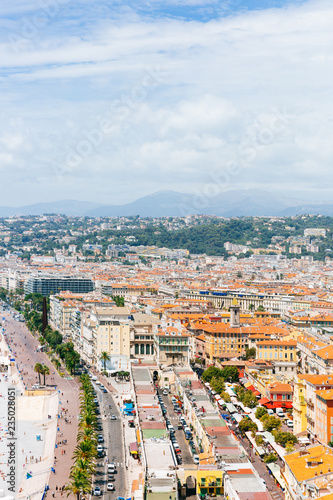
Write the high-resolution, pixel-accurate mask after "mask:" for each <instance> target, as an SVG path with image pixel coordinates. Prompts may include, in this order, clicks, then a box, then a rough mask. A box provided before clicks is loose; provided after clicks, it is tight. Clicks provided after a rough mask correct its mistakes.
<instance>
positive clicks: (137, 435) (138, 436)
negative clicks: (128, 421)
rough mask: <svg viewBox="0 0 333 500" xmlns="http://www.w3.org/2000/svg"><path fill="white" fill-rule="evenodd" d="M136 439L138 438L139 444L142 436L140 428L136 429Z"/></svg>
mask: <svg viewBox="0 0 333 500" xmlns="http://www.w3.org/2000/svg"><path fill="white" fill-rule="evenodd" d="M136 440H137V443H138V444H140V443H141V437H140V431H139V429H137V430H136Z"/></svg>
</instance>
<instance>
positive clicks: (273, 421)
mask: <svg viewBox="0 0 333 500" xmlns="http://www.w3.org/2000/svg"><path fill="white" fill-rule="evenodd" d="M262 422H263V424H264V429H265V431H268V432H272V431H273V430H275V429H276V430H278V429H280V427H281V420H280V419H279V418H277V417H273V415H267V416H266V417H265V416H264V417H262Z"/></svg>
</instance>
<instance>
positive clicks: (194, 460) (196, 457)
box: [193, 455, 200, 465]
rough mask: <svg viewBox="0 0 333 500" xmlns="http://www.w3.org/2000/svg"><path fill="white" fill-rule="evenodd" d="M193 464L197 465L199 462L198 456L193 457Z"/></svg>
mask: <svg viewBox="0 0 333 500" xmlns="http://www.w3.org/2000/svg"><path fill="white" fill-rule="evenodd" d="M193 462H194V463H195V465H199V463H200V460H199V456H198V455H193Z"/></svg>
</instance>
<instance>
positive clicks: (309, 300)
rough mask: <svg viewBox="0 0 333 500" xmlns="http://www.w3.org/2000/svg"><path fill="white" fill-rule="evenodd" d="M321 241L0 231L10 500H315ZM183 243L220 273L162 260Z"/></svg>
mask: <svg viewBox="0 0 333 500" xmlns="http://www.w3.org/2000/svg"><path fill="white" fill-rule="evenodd" d="M332 224H333V220H331V219H330V218H329V217H320V216H317V217H313V216H311V217H310V216H299V217H292V218H285V219H283V218H273V217H272V218H245V219H244V218H238V219H237V218H231V219H226V218H223V220H222V219H219V218H214V217H212V218H209V219H208V220H207V218H206V217H201V216H193V217H186V218H162V219H149V218H140V217H133V218H115V219H107V220H106V219H86V218H80V217H65V216H61V215H56V214H51V215H47V214H46V215H44V216H34V217H27V216H25V217H10V218H7V219H3V220H2V221H1V238H2V252H3V255H2V257H1V260H0V285H1V289H0V298H1V301H2V306H1V307H2V344H1V371H2V373H1V375H2V381H3V382H4V384H7V385H8V384H9V386H14V387H15V388H16V394H17V396H16V398H17V400H16V408H17V426H16V430H15V432H16V434H15V436H17V437H19V440H20V446H19V449H17V450H16V453H17V472H16V473H17V476H16V479H15V481H16V483H15V484H16V485H17V488H18V489H17V491H18V492H19V494H18V495H17V496H16V497H15V498H27V497H30V498H41V497H42V496H43V495H44V496H45V495H52V497H57V496H58V497H59V496H63V495H65V494H66V495H67V493H69V494H70V493H73V494H74V495H76V496H77V498H86V497H87V496H89V495H91V494H92V495H95V496H99V495H104V496H105V497H106V498H119V497H121V498H129V497H131V498H133V499H135V500H140V499H148V500H153V499H157V500H167V499H168V498H172V499H175V500H176V499H177V500H178V499H182V498H196V497H197V496H198V497H199V498H210V497H216V498H229V499H234V500H242V499H243V498H246V497H248V496H249V495H253V494H255V495H260V498H262V499H263V498H264V497H265V498H267V499H270V498H271V497H272V498H273V499H274V500H279V499H280V498H281V499H283V498H287V499H288V500H289V499H290V500H291V499H295V500H298V498H299V497H300V496H304V498H306V495H308V494H309V492H311V494H312V492H315V493H316V495H317V496H318V497H319V496H320V497H322V496H327V495H330V494H331V493H330V491H331V474H330V472H331V467H332V465H333V458H331V457H333V432H332V429H333V427H332V425H331V418H333V378H332V375H331V373H332V365H333V346H332V341H331V339H332V335H333V299H332V297H333V261H331V257H330V252H331V250H330V242H331V238H332V237H331V225H332ZM195 230H200V231H202V233H201V234H202V235H203V236H204V235H206V236H207V235H210V231H214V232H215V234H216V241H218V243H219V244H221V245H222V246H221V250H222V251H221V252H220V255H211V254H209V253H210V252H207V253H200V252H199V253H193V252H192V251H190V250H189V248H186V247H182V248H180V247H179V248H177V247H175V246H174V245H172V247H171V248H168V247H166V246H164V245H163V244H164V241H165V240H164V239H163V238H162V236H161V235H169V234H171V235H172V237H173V235H174V234H176V235H178V234H182V232H184V231H188V232H189V231H195ZM156 233H158V234H156ZM189 235H190V236H189ZM254 235H257V236H254ZM143 236H145V238H146V239H145V241H143ZM154 236H157V237H158V238H159V239H158V240H156V238H154ZM187 238H188V240H185V239H184V237H181V239H180V241H182V242H184V241H188V242H189V243H191V244H192V243H193V242H195V241H196V233H193V232H192V233H188V235H187ZM172 241H173V243H174V242H175V241H177V240H176V239H175V238H174V237H173V240H172ZM178 241H179V240H178ZM220 242H221V243H220ZM144 243H145V244H144ZM203 244H204V247H205V249H209V248H210V249H211V248H212V247H211V236H210V237H208V238H207V239H205V240H204V243H203ZM216 244H217V243H216ZM316 257H317V258H316ZM3 397H5V396H3ZM27 414H30V415H31V418H27V417H26V415H27ZM8 422H9V421H8ZM9 428H10V425H9V423H8V429H7V431H6V432H7V433H8V432H9V434H10V431H9ZM2 431H3V432H4V431H5V428H3V429H2ZM6 432H5V434H4V436H6ZM10 436H12V434H10ZM331 447H332V448H331ZM21 448H22V451H21ZM28 450H29V451H28ZM331 450H332V451H331ZM331 462H332V464H331ZM7 467H9V465H8V464H7ZM7 473H10V471H9V472H7ZM5 478H6V475H5V472H4V475H3V479H4V481H5ZM7 485H8V487H10V483H7ZM7 491H8V494H10V491H11V490H10V489H8V490H7ZM258 498H259V497H258Z"/></svg>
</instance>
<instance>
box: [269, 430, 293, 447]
mask: <svg viewBox="0 0 333 500" xmlns="http://www.w3.org/2000/svg"><path fill="white" fill-rule="evenodd" d="M274 438H275V441H276V442H277V443H278V444H280V445H281V446H284V447H285V446H286V445H287V443H291V444H292V445H293V444H296V443H297V437H296V436H295V435H294V434H293V433H292V432H281V431H276V432H274Z"/></svg>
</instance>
